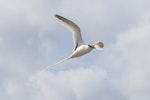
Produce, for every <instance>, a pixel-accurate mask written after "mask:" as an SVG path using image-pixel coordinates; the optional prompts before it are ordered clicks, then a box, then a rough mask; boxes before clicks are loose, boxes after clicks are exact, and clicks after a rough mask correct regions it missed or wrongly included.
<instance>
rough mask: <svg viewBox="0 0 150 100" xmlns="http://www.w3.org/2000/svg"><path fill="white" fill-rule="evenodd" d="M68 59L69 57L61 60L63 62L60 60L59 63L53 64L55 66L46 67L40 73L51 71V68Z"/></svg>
mask: <svg viewBox="0 0 150 100" xmlns="http://www.w3.org/2000/svg"><path fill="white" fill-rule="evenodd" d="M69 59H71V56H69V57H67V58H65V59H63V60H61V61H59V62H57V63H55V64H53V65H51V66H48V67H46V68H45V69H43V70H42V71H41V72H40V73H43V72H46V71H48V70H49V69H51V68H52V67H54V66H57V65H58V64H61V63H63V62H65V61H67V60H69Z"/></svg>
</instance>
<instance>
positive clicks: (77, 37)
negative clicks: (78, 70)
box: [55, 15, 84, 49]
mask: <svg viewBox="0 0 150 100" xmlns="http://www.w3.org/2000/svg"><path fill="white" fill-rule="evenodd" d="M55 17H56V18H57V19H59V20H60V21H61V22H62V24H63V25H65V26H66V27H67V28H69V30H70V31H71V32H72V33H73V41H74V49H76V48H77V47H78V46H80V45H82V44H84V42H83V40H82V36H81V32H80V28H79V27H78V26H77V25H76V24H75V23H74V22H72V21H70V20H68V19H66V18H64V17H62V16H60V15H55Z"/></svg>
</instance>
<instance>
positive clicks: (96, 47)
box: [94, 42, 104, 50]
mask: <svg viewBox="0 0 150 100" xmlns="http://www.w3.org/2000/svg"><path fill="white" fill-rule="evenodd" d="M103 47H104V44H103V42H97V43H95V44H94V48H95V49H97V50H103Z"/></svg>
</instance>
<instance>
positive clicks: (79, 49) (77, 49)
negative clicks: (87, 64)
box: [42, 15, 104, 72]
mask: <svg viewBox="0 0 150 100" xmlns="http://www.w3.org/2000/svg"><path fill="white" fill-rule="evenodd" d="M55 17H56V18H57V19H58V20H59V21H61V23H62V24H63V25H65V26H66V27H67V28H69V30H70V31H71V32H72V33H73V41H74V51H73V53H72V54H71V56H69V57H67V58H65V59H63V60H61V61H59V62H57V63H55V64H53V65H51V66H48V67H46V68H45V69H44V70H42V72H45V71H48V70H49V69H50V68H52V67H54V66H56V65H58V64H60V63H63V62H65V61H67V60H69V59H72V58H76V57H80V56H82V55H85V54H87V53H89V52H91V51H92V50H93V49H97V50H102V48H103V47H104V44H103V42H97V43H95V44H93V45H86V44H85V43H84V42H83V40H82V36H81V32H80V28H79V27H78V26H77V25H76V24H75V23H74V22H72V21H70V20H68V19H66V18H64V17H62V16H60V15H55Z"/></svg>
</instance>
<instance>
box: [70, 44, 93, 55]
mask: <svg viewBox="0 0 150 100" xmlns="http://www.w3.org/2000/svg"><path fill="white" fill-rule="evenodd" d="M93 49H94V48H90V47H89V46H88V45H81V46H79V47H78V48H77V49H76V50H75V51H74V52H73V53H72V55H71V57H72V58H75V57H80V56H83V55H85V54H87V53H89V52H91V51H92V50H93Z"/></svg>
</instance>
